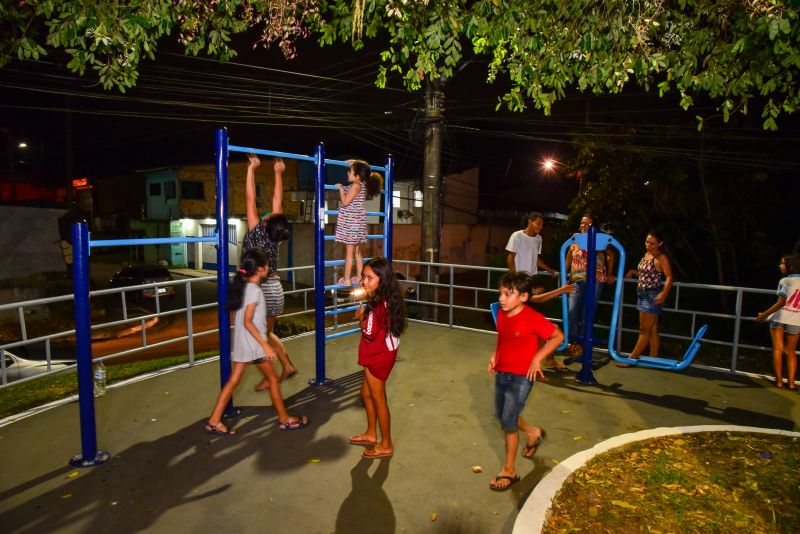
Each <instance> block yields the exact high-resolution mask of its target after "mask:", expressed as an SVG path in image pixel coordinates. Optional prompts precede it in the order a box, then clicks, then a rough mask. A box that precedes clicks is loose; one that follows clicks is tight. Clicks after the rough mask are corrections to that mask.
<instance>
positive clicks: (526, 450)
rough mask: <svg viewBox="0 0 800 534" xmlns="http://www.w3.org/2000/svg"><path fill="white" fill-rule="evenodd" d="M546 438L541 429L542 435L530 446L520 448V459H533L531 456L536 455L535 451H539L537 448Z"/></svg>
mask: <svg viewBox="0 0 800 534" xmlns="http://www.w3.org/2000/svg"><path fill="white" fill-rule="evenodd" d="M546 437H547V432H546V431H545V430H544V429H542V433H541V434H540V435H539V437H538V438H536V441H534V442H533V444H532V445H528V444H527V443H526V444H525V446H524V447H523V448H522V457H523V458H528V459H530V458H533V455H534V454H536V451H537V450H539V446H540V445H541V444H542V440H543V439H544V438H546Z"/></svg>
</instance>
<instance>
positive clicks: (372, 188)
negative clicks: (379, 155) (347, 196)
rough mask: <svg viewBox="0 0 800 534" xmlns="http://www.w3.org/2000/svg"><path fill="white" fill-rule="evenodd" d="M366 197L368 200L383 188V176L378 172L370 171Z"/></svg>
mask: <svg viewBox="0 0 800 534" xmlns="http://www.w3.org/2000/svg"><path fill="white" fill-rule="evenodd" d="M365 186H366V191H367V192H366V198H367V200H369V199H371V198H372V197H374V196H375V195H378V194H380V192H381V189H382V188H383V176H381V175H380V174H378V173H377V172H373V173H370V175H369V178H367V181H366V184H365Z"/></svg>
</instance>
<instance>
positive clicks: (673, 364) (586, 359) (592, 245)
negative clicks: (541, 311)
mask: <svg viewBox="0 0 800 534" xmlns="http://www.w3.org/2000/svg"><path fill="white" fill-rule="evenodd" d="M595 232H596V230H595V228H594V226H590V227H589V231H588V232H587V233H583V234H575V235H573V236H572V237H570V238H569V239H567V240H566V241H565V242H564V244H563V245H562V246H561V274H560V279H561V284H562V285H563V284H565V283H566V273H567V265H566V250H567V248H568V247H569V246H570V245H572V244H573V243H577V244H578V246H579V247H580V248H581V249H582V250H588V251H589V254H588V257H587V265H586V273H587V276H586V286H585V288H584V293H585V296H584V299H583V304H584V325H585V326H584V330H585V331H584V335H583V340H582V342H583V357H582V359H581V363H582V366H581V371H580V372H579V373H578V376H577V377H576V379H577V380H578V382H581V383H583V384H596V383H597V381H596V380H595V379H594V376H593V375H592V371H591V364H592V347H593V344H594V337H593V329H594V315H595V313H594V312H595V309H596V307H597V306H596V302H595V300H596V292H595V290H594V288H595V283H596V282H595V277H594V276H589V273H594V272H595V269H596V265H597V263H596V262H597V251H598V250H605V249H606V248H608V247H609V246H613V247H614V248H616V249H617V251H618V252H619V255H620V257H619V262H618V264H617V282H616V284H615V287H614V300H613V306H614V307H613V309H612V311H611V325H610V327H609V334H608V353H609V354H610V355H611V357H612V358H614V360H616V361H618V362H622V363H627V364H630V365H635V366H638V367H650V368H653V369H663V370H668V371H680V370H682V369H685V368H686V367H688V366H689V365H690V364H691V363H692V360H693V359H694V357H695V355H696V354H697V351H698V350H700V346H701V344H700V340H702V338H703V336H704V335H705V333H706V331H707V330H708V325H707V324H704V325H702V326H701V327H700V328H699V329H698V331H697V333H696V334H695V336H694V339H692V342H691V343H690V344H689V347H688V348H687V349H686V352H685V353H684V354H683V358H681V359H680V360H676V359H671V358H654V357H650V356H640V357H639V358H638V359H633V358H628V357H625V356H622V355H620V354H619V353H617V351H616V349H615V348H614V345H615V343H616V337H617V323H618V321H619V313H620V305H621V303H622V285H623V283H624V271H625V248H624V247H623V246H622V245H621V244H620V243H619V241H617V240H616V239H614V238H613V237H611V236H610V235H608V234H603V233H595ZM593 237H594V241H593V240H592V238H593ZM561 310H562V313H563V315H564V323H563V329H564V343H562V344H561V346H560V347H558V350H559V351H561V350H564V349H565V348H566V347H567V343H568V341H567V340H568V339H569V313H567V296H566V295H562V296H561Z"/></svg>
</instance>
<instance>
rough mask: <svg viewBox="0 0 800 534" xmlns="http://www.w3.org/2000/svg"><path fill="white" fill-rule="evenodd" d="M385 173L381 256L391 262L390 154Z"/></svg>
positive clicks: (392, 216) (392, 174) (392, 185)
mask: <svg viewBox="0 0 800 534" xmlns="http://www.w3.org/2000/svg"><path fill="white" fill-rule="evenodd" d="M385 167H386V174H385V176H384V181H383V182H384V183H383V191H384V194H383V213H385V214H386V215H384V217H383V235H384V238H383V256H384V257H385V258H386V259H387V260H389V263H390V264H391V263H392V224H393V223H394V209H393V208H392V202H393V200H394V199H393V198H392V196H393V195H394V158H393V157H392V155H391V154H389V155H388V156H386V164H385Z"/></svg>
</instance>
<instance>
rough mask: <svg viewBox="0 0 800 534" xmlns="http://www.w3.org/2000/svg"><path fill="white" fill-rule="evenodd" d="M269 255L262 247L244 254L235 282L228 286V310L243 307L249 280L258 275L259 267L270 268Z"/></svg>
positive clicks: (234, 278) (232, 281)
mask: <svg viewBox="0 0 800 534" xmlns="http://www.w3.org/2000/svg"><path fill="white" fill-rule="evenodd" d="M268 265H269V253H268V252H267V251H266V250H265V249H264V248H262V247H253V248H251V249H249V250H247V251H246V252H245V253H244V254H242V261H241V264H240V266H239V269H238V270H237V271H236V274H234V275H233V280H231V283H230V284H229V286H228V310H229V311H235V310H238V309H239V308H241V307H242V300H243V299H244V288H245V287H247V280H248V279H249V278H250V277H251V276H253V275H254V274H256V271H257V270H258V268H259V267H267V268H269V267H268Z"/></svg>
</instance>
